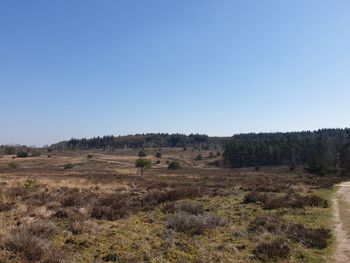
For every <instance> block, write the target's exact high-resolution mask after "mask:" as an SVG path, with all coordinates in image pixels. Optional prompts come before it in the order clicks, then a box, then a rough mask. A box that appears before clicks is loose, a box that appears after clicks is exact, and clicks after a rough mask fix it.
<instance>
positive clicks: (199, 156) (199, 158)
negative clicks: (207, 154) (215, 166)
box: [195, 154, 203, 161]
mask: <svg viewBox="0 0 350 263" xmlns="http://www.w3.org/2000/svg"><path fill="white" fill-rule="evenodd" d="M195 160H196V161H202V160H203V156H202V155H201V154H198V155H197V157H196V158H195Z"/></svg>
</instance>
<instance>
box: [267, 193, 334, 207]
mask: <svg viewBox="0 0 350 263" xmlns="http://www.w3.org/2000/svg"><path fill="white" fill-rule="evenodd" d="M328 205H329V204H328V201H327V200H325V199H323V198H321V197H319V196H316V195H306V196H301V195H297V194H294V195H293V194H290V195H283V196H271V197H267V198H266V199H265V201H264V208H265V209H279V208H303V207H305V206H310V207H324V208H325V207H328Z"/></svg>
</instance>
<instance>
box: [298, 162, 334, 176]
mask: <svg viewBox="0 0 350 263" xmlns="http://www.w3.org/2000/svg"><path fill="white" fill-rule="evenodd" d="M304 169H305V171H306V172H308V173H311V174H316V175H320V176H325V175H328V174H335V173H337V172H338V170H337V169H335V168H332V167H331V166H330V165H329V164H328V163H326V162H312V163H310V164H309V165H307V166H305V167H304Z"/></svg>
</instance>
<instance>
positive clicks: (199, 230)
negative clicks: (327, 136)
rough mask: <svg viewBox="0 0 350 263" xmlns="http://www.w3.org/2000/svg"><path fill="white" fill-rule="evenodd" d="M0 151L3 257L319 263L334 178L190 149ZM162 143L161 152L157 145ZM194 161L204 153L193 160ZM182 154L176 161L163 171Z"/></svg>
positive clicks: (327, 247) (327, 248)
mask: <svg viewBox="0 0 350 263" xmlns="http://www.w3.org/2000/svg"><path fill="white" fill-rule="evenodd" d="M146 151H147V154H148V156H147V157H146V158H148V159H150V160H151V161H152V163H153V165H152V168H151V169H148V170H146V171H145V173H144V175H140V170H139V169H138V168H136V167H135V161H136V160H137V158H138V156H137V154H138V150H118V151H115V152H110V153H108V152H103V151H93V152H88V151H79V152H78V151H75V152H69V151H65V152H52V153H49V154H48V153H45V154H42V155H41V156H38V157H28V158H15V157H14V156H2V157H1V158H0V185H1V191H0V226H1V227H0V241H1V244H0V262H46V263H49V262H261V261H264V262H322V261H325V260H326V259H327V258H328V257H329V255H331V253H332V251H333V248H334V244H333V243H334V237H333V236H332V234H331V232H330V231H329V229H331V221H330V220H331V215H330V213H331V210H330V205H329V204H330V197H331V195H332V193H333V192H334V190H333V188H332V186H333V185H334V184H335V183H336V182H339V181H340V178H328V177H315V176H312V175H309V174H306V173H304V172H303V170H302V169H301V168H296V169H295V170H293V171H290V170H289V169H288V167H262V168H261V169H257V170H255V169H250V168H249V169H248V168H247V169H224V168H217V167H215V166H214V165H210V163H213V162H214V161H215V160H219V159H220V157H219V156H217V153H216V152H214V153H212V154H210V151H201V153H200V154H201V155H202V157H203V158H202V159H201V158H196V157H197V156H198V152H197V151H193V150H191V149H187V150H183V149H161V150H160V149H146ZM157 152H161V154H162V156H161V158H156V157H155V154H156V153H157ZM198 159H199V160H198ZM171 161H178V162H179V163H180V165H181V168H180V169H176V170H169V169H168V163H170V162H171Z"/></svg>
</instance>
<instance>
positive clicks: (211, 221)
mask: <svg viewBox="0 0 350 263" xmlns="http://www.w3.org/2000/svg"><path fill="white" fill-rule="evenodd" d="M224 225H227V221H226V220H225V219H223V218H221V217H217V216H213V215H191V214H189V213H186V212H178V213H175V214H174V215H172V216H171V217H170V218H169V220H168V228H170V229H173V230H175V231H178V232H183V233H187V234H191V235H200V234H203V233H204V231H205V230H206V229H211V228H215V227H218V226H224Z"/></svg>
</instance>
